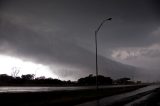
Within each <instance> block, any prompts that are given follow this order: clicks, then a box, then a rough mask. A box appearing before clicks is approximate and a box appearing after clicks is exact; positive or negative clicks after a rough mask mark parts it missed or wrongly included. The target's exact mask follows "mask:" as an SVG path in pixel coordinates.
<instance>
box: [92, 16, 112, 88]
mask: <svg viewBox="0 0 160 106" xmlns="http://www.w3.org/2000/svg"><path fill="white" fill-rule="evenodd" d="M110 20H112V18H107V19H105V20H103V21H102V22H101V24H100V25H99V27H98V28H97V30H95V47H96V89H97V90H98V54H97V53H98V46H97V34H98V31H99V30H100V28H101V27H102V26H103V24H104V23H105V22H106V21H110Z"/></svg>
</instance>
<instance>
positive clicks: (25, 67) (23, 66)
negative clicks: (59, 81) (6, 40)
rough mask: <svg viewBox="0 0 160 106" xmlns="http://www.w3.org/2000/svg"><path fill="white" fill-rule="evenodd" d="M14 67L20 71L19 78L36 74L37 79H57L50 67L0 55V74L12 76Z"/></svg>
mask: <svg viewBox="0 0 160 106" xmlns="http://www.w3.org/2000/svg"><path fill="white" fill-rule="evenodd" d="M14 67H16V68H17V69H18V70H20V72H19V74H18V75H19V76H20V75H22V74H36V77H39V76H45V77H52V78H57V76H56V75H55V74H54V73H52V72H51V69H50V68H49V67H48V66H45V65H43V64H36V63H33V62H31V61H23V60H21V59H19V58H16V57H11V56H6V55H0V74H8V75H11V73H12V72H13V68H14Z"/></svg>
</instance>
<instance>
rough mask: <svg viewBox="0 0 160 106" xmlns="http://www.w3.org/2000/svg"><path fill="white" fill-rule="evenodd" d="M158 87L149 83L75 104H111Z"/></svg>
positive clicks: (103, 105) (86, 105)
mask: <svg viewBox="0 0 160 106" xmlns="http://www.w3.org/2000/svg"><path fill="white" fill-rule="evenodd" d="M159 87H160V85H151V86H147V87H144V88H140V89H138V90H135V91H132V92H128V93H124V94H119V95H114V96H110V97H106V98H102V99H100V100H94V101H90V102H86V103H82V104H79V105H76V106H108V105H111V104H113V103H115V102H118V101H121V100H123V99H125V98H128V97H131V96H134V95H137V94H140V93H143V92H147V91H151V90H154V89H156V88H159ZM128 106H129V104H128Z"/></svg>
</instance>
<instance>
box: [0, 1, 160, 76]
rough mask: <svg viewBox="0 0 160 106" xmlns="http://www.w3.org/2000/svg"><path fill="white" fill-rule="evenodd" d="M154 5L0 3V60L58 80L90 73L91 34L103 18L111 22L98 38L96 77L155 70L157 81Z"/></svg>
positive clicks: (158, 24) (159, 28)
mask: <svg viewBox="0 0 160 106" xmlns="http://www.w3.org/2000/svg"><path fill="white" fill-rule="evenodd" d="M159 4H160V3H159V2H158V0H152V1H150V0H141V1H138V0H123V1H117V0H101V1H99V0H94V1H93V0H86V1H80V0H69V1H65V0H60V1H58V0H46V1H43V0H33V1H27V0H14V1H12V0H1V1H0V54H4V55H10V56H15V57H18V58H21V59H23V60H26V61H33V62H36V63H41V64H44V65H48V66H50V67H51V69H52V70H53V73H55V74H57V75H59V76H60V77H64V78H65V77H68V76H69V77H72V78H79V77H82V76H84V75H86V74H90V73H94V72H95V46H94V30H95V29H96V28H97V26H98V25H99V22H100V21H101V20H103V19H104V18H105V17H107V16H108V17H112V18H113V21H111V22H108V23H105V25H104V26H103V27H102V29H101V30H100V32H99V33H98V34H99V36H98V53H99V57H98V61H99V68H100V74H103V75H106V76H113V77H124V76H130V77H133V76H134V77H136V76H137V78H138V77H139V78H140V77H144V78H145V77H146V76H147V75H149V74H150V73H152V72H151V70H152V71H153V70H155V71H153V73H155V74H154V75H157V74H159V72H158V71H157V70H159V69H160V67H159V64H158V63H159V62H160V57H159V55H160V42H159V41H160V36H159V35H160V21H159V19H160V15H159V13H160V11H159V10H160V9H159ZM115 61H118V62H115ZM124 64H129V65H124ZM131 65H133V66H134V67H133V66H131ZM135 67H141V68H135ZM144 73H145V74H144ZM154 75H153V76H154ZM142 79H143V78H142Z"/></svg>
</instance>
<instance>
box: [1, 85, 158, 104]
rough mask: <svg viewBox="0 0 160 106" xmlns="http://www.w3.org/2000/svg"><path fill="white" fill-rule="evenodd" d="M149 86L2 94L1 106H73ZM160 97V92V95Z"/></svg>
mask: <svg viewBox="0 0 160 106" xmlns="http://www.w3.org/2000/svg"><path fill="white" fill-rule="evenodd" d="M145 86H147V85H137V86H128V87H117V88H101V89H99V90H98V91H96V90H95V89H87V90H75V91H67V90H66V91H65V90H64V91H54V92H51V91H50V92H28V93H0V106H8V105H9V106H58V105H59V106H64V105H66V106H73V105H75V104H79V103H82V102H86V101H89V100H95V99H100V98H103V97H107V96H111V95H116V94H120V93H125V92H129V91H133V90H136V89H138V88H141V87H145ZM157 96H159V97H160V92H159V95H157Z"/></svg>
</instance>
